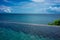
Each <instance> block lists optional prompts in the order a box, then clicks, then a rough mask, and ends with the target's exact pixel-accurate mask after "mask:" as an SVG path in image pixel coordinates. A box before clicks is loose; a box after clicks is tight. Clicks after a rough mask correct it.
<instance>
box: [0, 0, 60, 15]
mask: <svg viewBox="0 0 60 40" xmlns="http://www.w3.org/2000/svg"><path fill="white" fill-rule="evenodd" d="M0 13H20V14H21V13H22V14H60V0H0Z"/></svg>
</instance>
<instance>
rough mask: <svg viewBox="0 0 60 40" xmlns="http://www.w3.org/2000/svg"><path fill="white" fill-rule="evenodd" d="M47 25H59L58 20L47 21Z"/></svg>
mask: <svg viewBox="0 0 60 40" xmlns="http://www.w3.org/2000/svg"><path fill="white" fill-rule="evenodd" d="M48 25H58V26H60V20H55V21H54V22H53V23H48Z"/></svg>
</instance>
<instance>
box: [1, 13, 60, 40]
mask: <svg viewBox="0 0 60 40" xmlns="http://www.w3.org/2000/svg"><path fill="white" fill-rule="evenodd" d="M57 19H60V15H59V14H0V40H60V26H44V25H42V26H41V25H36V24H45V25H48V23H51V22H53V21H54V20H57ZM23 23H24V24H23ZM28 23H30V24H32V25H30V24H28Z"/></svg>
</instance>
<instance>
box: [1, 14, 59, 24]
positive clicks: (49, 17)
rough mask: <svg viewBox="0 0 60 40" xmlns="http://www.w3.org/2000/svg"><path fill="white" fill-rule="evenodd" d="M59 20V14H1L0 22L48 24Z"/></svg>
mask: <svg viewBox="0 0 60 40" xmlns="http://www.w3.org/2000/svg"><path fill="white" fill-rule="evenodd" d="M56 19H60V15H59V14H35V15H34V14H13V15H12V14H4V15H3V14H2V15H0V21H14V22H23V23H35V24H48V23H49V22H53V21H54V20H56Z"/></svg>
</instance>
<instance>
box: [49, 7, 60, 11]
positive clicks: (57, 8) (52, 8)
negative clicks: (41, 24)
mask: <svg viewBox="0 0 60 40" xmlns="http://www.w3.org/2000/svg"><path fill="white" fill-rule="evenodd" d="M49 9H50V10H51V11H56V12H60V7H49Z"/></svg>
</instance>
